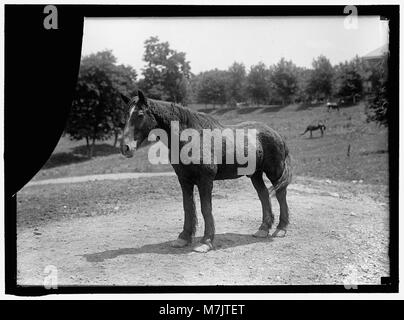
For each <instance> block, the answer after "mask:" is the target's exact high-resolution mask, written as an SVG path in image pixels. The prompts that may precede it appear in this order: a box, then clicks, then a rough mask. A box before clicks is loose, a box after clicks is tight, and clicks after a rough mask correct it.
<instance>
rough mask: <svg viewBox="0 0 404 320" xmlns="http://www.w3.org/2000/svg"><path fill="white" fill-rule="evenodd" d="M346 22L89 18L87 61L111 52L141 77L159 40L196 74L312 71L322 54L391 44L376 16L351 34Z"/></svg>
mask: <svg viewBox="0 0 404 320" xmlns="http://www.w3.org/2000/svg"><path fill="white" fill-rule="evenodd" d="M344 19H345V17H268V18H257V17H250V18H249V17H245V18H191V17H190V18H119V19H118V18H86V19H85V23H84V34H83V44H82V55H87V54H90V53H95V52H97V51H101V50H105V49H111V50H112V51H113V54H114V55H115V56H116V57H117V60H118V63H123V64H127V65H131V66H132V67H134V68H135V69H136V71H137V72H138V74H139V75H140V74H141V70H142V68H144V66H145V62H144V61H143V54H144V41H145V40H146V39H148V38H150V37H151V36H158V37H159V39H160V41H168V42H169V44H170V48H171V49H174V50H176V51H182V52H185V53H186V58H187V60H188V61H190V65H191V72H193V73H194V74H198V73H199V72H202V71H207V70H211V69H214V68H218V69H222V70H225V69H227V68H228V67H229V66H230V65H232V64H233V62H235V61H237V62H240V63H243V64H244V65H245V66H246V67H247V69H249V68H250V67H251V66H252V65H255V64H257V63H258V62H264V63H265V64H266V65H267V66H269V65H271V64H274V63H277V62H278V61H279V60H280V59H281V58H282V57H284V58H286V59H287V60H292V61H293V62H294V63H295V64H296V65H298V66H301V67H308V68H310V67H311V64H312V61H313V59H314V58H316V57H318V56H319V55H321V54H323V55H325V56H326V57H327V58H328V59H330V61H331V63H332V64H333V65H334V64H338V63H339V62H343V61H346V60H349V59H351V58H353V57H354V56H355V55H358V56H363V55H365V54H367V53H369V52H370V51H372V50H374V49H376V48H378V47H380V46H382V45H384V44H385V43H388V24H387V22H386V21H382V20H380V19H379V17H377V16H369V17H359V18H358V21H357V22H358V23H357V28H356V29H352V28H351V29H348V28H346V27H345V24H344Z"/></svg>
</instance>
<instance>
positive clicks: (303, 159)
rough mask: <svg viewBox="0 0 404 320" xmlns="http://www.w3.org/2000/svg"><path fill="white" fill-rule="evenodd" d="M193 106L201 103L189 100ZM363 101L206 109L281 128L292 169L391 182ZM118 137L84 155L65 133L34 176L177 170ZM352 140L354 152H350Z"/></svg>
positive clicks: (228, 120) (227, 118)
mask: <svg viewBox="0 0 404 320" xmlns="http://www.w3.org/2000/svg"><path fill="white" fill-rule="evenodd" d="M190 107H191V108H192V109H194V110H200V111H203V110H201V109H204V106H201V105H199V106H198V105H192V106H190ZM364 107H365V106H364V105H363V104H359V105H356V106H349V107H344V108H343V109H341V110H340V111H339V112H338V111H336V110H332V112H328V111H327V108H325V107H324V105H318V106H302V105H297V104H296V105H288V106H262V107H255V106H254V107H253V106H251V107H242V108H220V107H218V106H216V107H215V108H214V109H212V106H208V109H207V110H205V111H206V112H208V113H209V114H210V115H212V116H213V117H215V118H216V119H218V120H220V121H222V122H223V123H224V124H235V123H239V122H242V121H260V122H263V123H265V124H267V125H269V126H270V127H272V128H274V129H275V130H277V131H278V132H279V133H280V134H281V135H282V136H283V137H284V138H285V139H286V142H287V145H288V147H289V149H290V154H291V156H292V164H293V173H294V175H299V176H312V177H318V178H326V179H334V180H348V181H352V180H363V181H364V182H365V183H371V184H387V183H388V152H387V150H388V146H387V129H385V128H383V127H378V126H376V125H375V124H372V123H366V116H365V112H364ZM319 120H321V121H323V122H324V123H325V125H326V126H327V130H326V132H325V135H324V137H320V133H319V132H316V131H315V132H313V138H312V139H310V138H309V133H306V135H305V136H301V135H300V134H301V133H302V132H303V131H304V130H305V128H306V126H307V125H309V124H310V123H312V122H316V121H319ZM112 144H113V141H112V139H111V140H108V141H104V142H102V143H101V144H99V145H97V146H96V151H95V156H94V158H93V159H91V160H88V159H86V158H85V156H84V155H85V142H84V141H70V140H69V139H68V138H67V137H62V138H61V139H60V141H59V144H58V145H57V147H56V149H55V151H54V153H53V154H52V156H51V158H50V159H49V161H48V163H47V164H45V166H44V167H43V169H42V170H41V171H40V172H39V173H38V174H37V175H36V176H35V178H34V179H36V180H37V179H49V178H56V177H68V176H79V175H89V174H102V173H118V172H161V171H170V170H172V168H171V166H170V165H152V164H150V162H149V161H148V158H147V151H148V147H147V146H146V147H144V148H141V149H139V150H138V151H137V152H136V154H135V156H134V157H133V158H131V159H126V158H124V157H123V156H122V155H120V154H119V150H118V149H117V148H113V147H112ZM349 145H350V155H349V156H347V150H348V146H349Z"/></svg>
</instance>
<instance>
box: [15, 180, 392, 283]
mask: <svg viewBox="0 0 404 320" xmlns="http://www.w3.org/2000/svg"><path fill="white" fill-rule="evenodd" d="M196 201H197V207H198V218H199V220H200V221H199V225H198V229H197V239H196V241H197V240H198V237H200V236H201V235H202V233H203V219H202V217H201V214H200V210H199V199H198V198H196ZM288 201H289V206H290V209H291V224H290V228H289V231H288V233H287V235H286V237H285V238H274V239H272V238H267V239H256V238H253V237H252V236H251V234H252V233H254V232H255V231H256V229H257V228H258V227H259V225H260V220H261V207H260V202H259V200H258V196H257V195H256V193H255V191H254V189H253V187H252V185H251V182H250V181H249V180H248V179H247V178H241V179H238V180H233V181H223V182H217V183H216V184H215V188H214V196H213V208H214V217H215V221H216V234H217V235H216V240H215V241H216V250H214V251H211V252H208V253H206V254H198V253H194V252H192V248H191V247H189V248H184V249H174V248H171V247H170V246H169V243H170V241H172V240H174V239H175V238H176V237H177V235H178V233H179V232H180V231H181V228H182V224H183V213H182V198H181V193H180V187H179V185H178V182H177V180H176V177H174V176H169V175H168V176H151V177H139V178H138V179H120V180H103V181H82V182H80V183H60V184H43V185H32V186H28V187H26V188H24V189H23V190H21V192H19V194H18V205H17V206H18V209H17V211H18V212H17V223H18V226H17V233H18V239H17V265H18V284H20V285H33V284H35V285H42V284H43V283H44V279H45V276H46V275H47V272H49V267H48V269H47V270H45V269H46V268H47V266H55V267H56V269H53V270H57V279H58V284H59V285H80V284H81V285H141V286H142V285H275V284H296V285H298V284H350V283H351V284H380V277H382V276H388V272H389V270H388V266H389V260H388V255H387V250H388V241H389V238H388V236H389V227H388V217H389V213H388V203H387V200H386V197H385V190H382V189H381V188H376V187H373V186H359V185H352V184H350V183H342V182H334V181H329V180H327V181H325V180H316V179H309V178H297V179H295V183H294V184H293V185H291V186H290V188H289V193H288ZM272 204H273V209H274V212H275V217H276V220H278V217H279V206H278V204H277V202H276V200H275V199H272ZM275 223H277V221H276V222H275ZM51 268H53V267H51Z"/></svg>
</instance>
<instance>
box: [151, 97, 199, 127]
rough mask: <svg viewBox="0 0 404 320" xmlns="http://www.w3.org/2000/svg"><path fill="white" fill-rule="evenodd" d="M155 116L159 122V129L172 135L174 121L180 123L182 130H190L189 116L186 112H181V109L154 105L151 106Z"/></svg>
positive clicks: (172, 106)
mask: <svg viewBox="0 0 404 320" xmlns="http://www.w3.org/2000/svg"><path fill="white" fill-rule="evenodd" d="M151 109H152V112H153V115H154V117H155V119H156V121H157V124H158V127H159V128H161V129H163V130H165V131H166V132H167V133H168V134H170V130H171V126H172V124H173V121H176V122H178V125H179V128H180V130H184V129H187V128H190V127H192V126H190V123H189V121H188V120H189V118H188V114H187V112H186V111H185V110H181V109H180V107H177V106H174V105H169V104H167V105H161V104H159V103H154V104H153V105H152V106H151Z"/></svg>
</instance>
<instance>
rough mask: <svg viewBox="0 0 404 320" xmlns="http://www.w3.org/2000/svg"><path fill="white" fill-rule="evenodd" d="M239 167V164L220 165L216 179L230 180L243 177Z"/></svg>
mask: <svg viewBox="0 0 404 320" xmlns="http://www.w3.org/2000/svg"><path fill="white" fill-rule="evenodd" d="M238 168H239V166H237V165H230V164H224V165H218V166H217V173H216V176H215V180H230V179H237V178H240V177H242V176H243V175H240V174H238Z"/></svg>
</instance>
